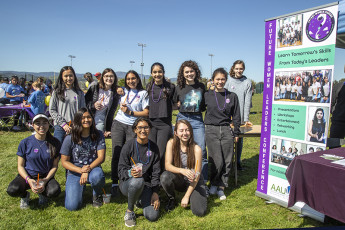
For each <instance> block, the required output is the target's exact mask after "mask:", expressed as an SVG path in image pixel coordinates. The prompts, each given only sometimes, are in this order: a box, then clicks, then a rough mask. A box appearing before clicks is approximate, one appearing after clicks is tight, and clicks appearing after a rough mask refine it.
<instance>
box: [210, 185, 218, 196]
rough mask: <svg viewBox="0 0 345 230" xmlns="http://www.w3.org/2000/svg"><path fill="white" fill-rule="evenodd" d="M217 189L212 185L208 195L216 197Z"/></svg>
mask: <svg viewBox="0 0 345 230" xmlns="http://www.w3.org/2000/svg"><path fill="white" fill-rule="evenodd" d="M217 189H218V187H217V186H214V185H212V186H211V188H210V190H209V192H210V194H211V195H216V193H217Z"/></svg>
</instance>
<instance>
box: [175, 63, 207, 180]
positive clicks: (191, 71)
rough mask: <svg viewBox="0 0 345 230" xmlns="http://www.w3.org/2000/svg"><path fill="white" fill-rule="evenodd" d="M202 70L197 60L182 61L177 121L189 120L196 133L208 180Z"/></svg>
mask: <svg viewBox="0 0 345 230" xmlns="http://www.w3.org/2000/svg"><path fill="white" fill-rule="evenodd" d="M200 79H201V72H200V69H199V66H198V64H197V63H196V62H195V61H191V60H190V61H185V62H183V63H182V65H181V67H180V69H179V72H178V77H177V85H178V87H176V90H175V94H174V102H175V103H177V104H178V105H179V111H180V112H179V113H178V114H177V117H176V121H178V120H182V119H183V120H187V121H188V122H189V123H190V124H191V126H192V128H193V133H194V140H195V142H196V144H197V145H199V146H200V148H201V150H202V170H201V172H202V174H203V178H204V180H205V182H206V181H207V152H206V147H205V125H204V122H203V118H202V114H201V112H202V111H205V97H204V93H205V85H204V84H203V83H201V82H199V81H200Z"/></svg>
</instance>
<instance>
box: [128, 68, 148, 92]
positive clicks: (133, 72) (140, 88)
mask: <svg viewBox="0 0 345 230" xmlns="http://www.w3.org/2000/svg"><path fill="white" fill-rule="evenodd" d="M130 73H131V74H134V76H135V77H136V78H137V80H138V84H137V87H136V89H137V90H138V91H140V90H143V89H144V88H143V84H142V83H141V79H140V77H139V74H138V73H137V72H136V71H135V70H130V71H128V72H127V73H126V76H125V88H126V89H127V90H130V87H129V86H128V85H127V76H128V75H129V74H130Z"/></svg>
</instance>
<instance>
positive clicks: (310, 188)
mask: <svg viewBox="0 0 345 230" xmlns="http://www.w3.org/2000/svg"><path fill="white" fill-rule="evenodd" d="M323 154H334V155H337V156H343V157H345V148H337V149H330V150H326V151H320V152H315V153H311V154H306V155H301V156H297V157H295V158H294V159H293V161H292V162H291V164H290V165H289V167H288V168H287V170H286V178H287V179H288V181H289V183H290V194H289V202H288V207H292V206H293V205H294V204H295V203H296V202H298V201H302V202H304V203H306V204H307V205H309V206H310V207H312V208H313V209H315V210H316V211H319V212H321V213H323V214H325V215H327V216H330V217H332V218H334V219H337V220H339V221H341V222H343V223H345V166H341V165H338V164H334V163H331V162H332V161H331V160H326V159H324V158H322V157H320V156H321V155H323Z"/></svg>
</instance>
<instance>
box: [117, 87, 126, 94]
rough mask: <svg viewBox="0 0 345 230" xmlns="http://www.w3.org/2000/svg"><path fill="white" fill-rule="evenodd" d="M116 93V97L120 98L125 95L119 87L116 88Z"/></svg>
mask: <svg viewBox="0 0 345 230" xmlns="http://www.w3.org/2000/svg"><path fill="white" fill-rule="evenodd" d="M116 92H117V94H118V95H121V96H123V95H125V91H123V89H122V88H121V87H119V88H117V90H116Z"/></svg>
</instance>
